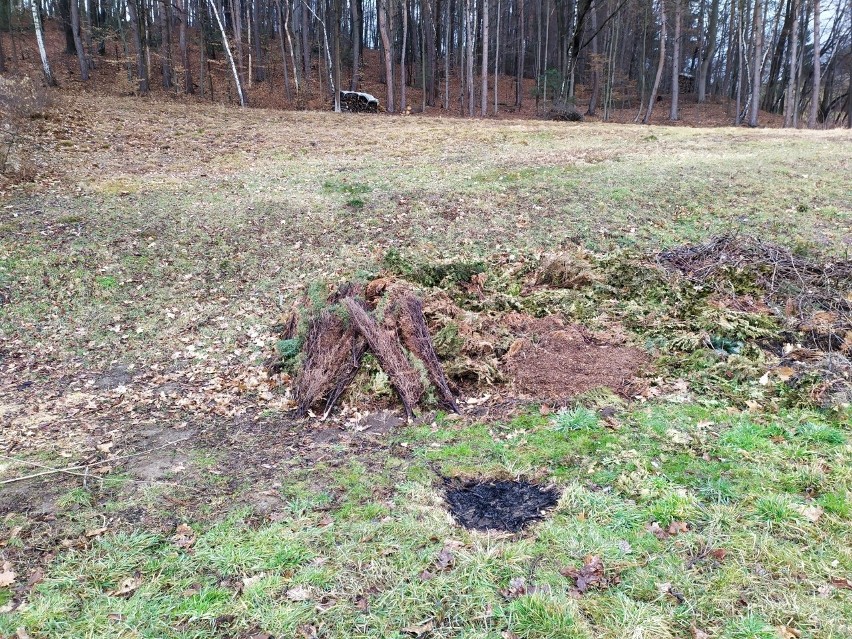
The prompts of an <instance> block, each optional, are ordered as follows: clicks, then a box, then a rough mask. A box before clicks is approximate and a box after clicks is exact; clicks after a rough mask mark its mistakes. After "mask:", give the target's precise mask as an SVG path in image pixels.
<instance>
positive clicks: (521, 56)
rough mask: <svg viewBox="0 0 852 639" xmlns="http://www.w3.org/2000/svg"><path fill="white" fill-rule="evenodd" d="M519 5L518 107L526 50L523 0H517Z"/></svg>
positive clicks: (521, 101) (521, 95)
mask: <svg viewBox="0 0 852 639" xmlns="http://www.w3.org/2000/svg"><path fill="white" fill-rule="evenodd" d="M518 4H519V5H520V15H519V18H518V20H519V25H518V70H517V73H518V75H517V78H516V80H515V82H516V84H515V106H517V107H518V108H520V107H521V105H522V104H523V102H524V53H525V52H526V48H527V47H526V40H525V38H526V31H525V30H524V4H525V0H518Z"/></svg>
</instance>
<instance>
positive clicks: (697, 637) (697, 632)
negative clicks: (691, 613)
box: [689, 624, 710, 639]
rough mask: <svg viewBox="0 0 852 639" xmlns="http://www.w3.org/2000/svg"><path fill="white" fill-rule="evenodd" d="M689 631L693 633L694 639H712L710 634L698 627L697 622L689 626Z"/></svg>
mask: <svg viewBox="0 0 852 639" xmlns="http://www.w3.org/2000/svg"><path fill="white" fill-rule="evenodd" d="M689 631H690V632H691V633H692V639H710V635H708V634H707V633H706V632H704V631H703V630H701V629H700V628H698V626H696V625H695V624H692V625H691V626H690V627H689Z"/></svg>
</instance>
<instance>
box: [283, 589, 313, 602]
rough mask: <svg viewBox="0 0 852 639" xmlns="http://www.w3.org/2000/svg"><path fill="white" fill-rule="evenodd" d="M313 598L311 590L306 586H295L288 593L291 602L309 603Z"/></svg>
mask: <svg viewBox="0 0 852 639" xmlns="http://www.w3.org/2000/svg"><path fill="white" fill-rule="evenodd" d="M310 598H311V589H310V588H308V587H306V586H301V585H300V586H293V587H292V588H290V590H288V591H287V599H289V600H290V601H307V600H308V599H310Z"/></svg>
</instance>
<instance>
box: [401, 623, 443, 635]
mask: <svg viewBox="0 0 852 639" xmlns="http://www.w3.org/2000/svg"><path fill="white" fill-rule="evenodd" d="M434 627H435V624H434V623H432V622H431V621H427V622H426V623H422V624H420V625H417V626H406V627H405V628H403V629H402V632H404V633H405V634H407V635H413V636H414V637H422V636H423V635H425V634H426V633H428V632H432V629H433V628H434Z"/></svg>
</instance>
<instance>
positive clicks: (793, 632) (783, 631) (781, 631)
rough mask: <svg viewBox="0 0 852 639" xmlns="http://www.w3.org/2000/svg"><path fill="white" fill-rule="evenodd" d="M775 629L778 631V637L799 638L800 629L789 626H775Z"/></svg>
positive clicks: (783, 638)
mask: <svg viewBox="0 0 852 639" xmlns="http://www.w3.org/2000/svg"><path fill="white" fill-rule="evenodd" d="M775 630H776V631H777V632H778V637H779V638H780V639H799V637H801V636H802V632H801V631H800V630H797V629H796V628H791V627H790V626H775Z"/></svg>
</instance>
